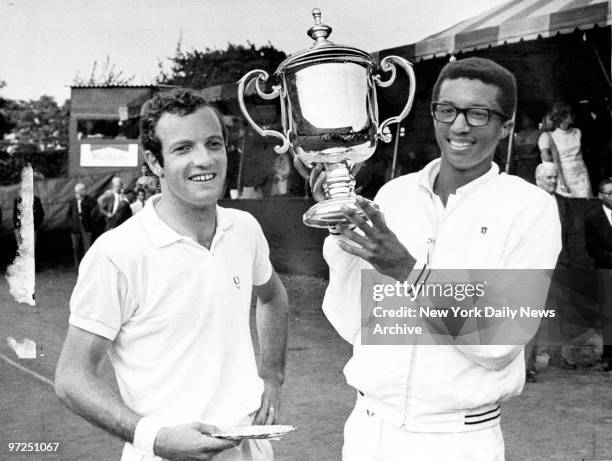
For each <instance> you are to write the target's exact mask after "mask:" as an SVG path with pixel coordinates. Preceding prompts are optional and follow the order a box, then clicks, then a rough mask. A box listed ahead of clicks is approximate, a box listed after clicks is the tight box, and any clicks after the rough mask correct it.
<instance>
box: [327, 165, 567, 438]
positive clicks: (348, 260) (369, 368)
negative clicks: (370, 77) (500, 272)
mask: <svg viewBox="0 0 612 461" xmlns="http://www.w3.org/2000/svg"><path fill="white" fill-rule="evenodd" d="M439 168H440V160H439V159H437V160H434V161H433V162H431V163H430V164H428V165H427V166H426V167H425V168H424V169H423V170H421V171H420V172H417V173H413V174H409V175H406V176H402V177H400V178H397V179H395V180H393V181H391V182H389V183H387V184H386V185H385V186H384V187H383V188H382V189H381V190H380V192H379V193H378V195H377V197H376V199H375V202H376V203H377V204H378V205H379V206H380V208H381V211H382V212H383V213H384V216H385V220H386V222H387V225H388V226H389V228H390V229H391V230H392V231H393V232H394V233H395V234H396V235H397V237H398V238H399V240H400V241H401V242H402V244H403V245H404V246H405V247H406V248H407V249H408V251H409V252H410V253H411V255H412V256H413V257H415V258H416V259H417V265H416V266H415V270H416V269H418V268H421V267H423V266H424V265H425V262H426V261H427V260H428V259H429V262H430V265H431V267H432V268H439V269H465V268H470V269H550V268H554V267H555V264H556V261H557V257H558V255H559V252H560V250H561V226H560V221H559V214H558V209H557V204H556V201H555V199H554V197H553V196H551V195H549V194H547V193H546V192H544V191H543V190H541V189H539V188H537V187H536V186H533V185H531V184H529V183H527V182H526V181H523V180H522V179H520V178H518V177H514V176H508V175H506V174H504V173H502V174H499V168H498V167H497V165H496V164H493V165H492V167H491V169H490V170H489V171H488V172H487V173H486V174H484V175H483V176H481V177H480V178H478V179H476V180H474V181H472V182H471V183H469V184H467V185H465V186H463V187H461V188H460V189H458V190H457V192H456V194H454V195H451V196H450V197H449V200H448V203H447V206H446V207H443V206H442V204H441V202H440V199H439V197H437V196H436V195H435V194H434V193H433V181H434V179H435V177H436V176H437V174H438V171H439ZM339 238H343V237H338V236H334V235H330V236H329V237H328V238H327V239H326V241H325V244H324V249H323V254H324V257H325V260H326V261H327V263H328V265H329V268H330V273H329V285H328V288H327V290H326V293H325V298H324V301H323V310H324V312H325V314H326V316H327V318H328V319H329V321H330V322H331V324H332V325H333V326H334V328H335V329H336V330H337V331H338V333H339V334H340V335H341V336H342V337H343V338H344V339H345V340H347V341H348V342H350V343H351V344H352V345H353V356H352V358H351V359H350V360H349V362H348V363H347V365H346V367H345V368H344V373H345V376H346V379H347V382H348V384H349V385H351V386H352V387H354V388H355V389H357V390H358V391H359V393H360V395H361V396H362V398H365V399H367V400H368V401H369V404H370V406H371V407H372V408H375V409H376V411H377V412H378V413H379V414H381V415H382V417H383V418H384V419H386V420H387V421H389V422H390V423H392V424H394V425H396V426H397V427H403V428H405V429H406V430H410V431H423V432H459V431H468V430H477V429H482V428H484V427H486V426H491V425H493V424H498V423H499V402H501V401H503V400H505V399H507V398H509V397H511V396H513V395H518V394H519V393H520V392H521V391H522V388H523V384H524V380H525V364H524V358H523V354H522V351H523V346H521V345H519V346H516V345H507V346H477V345H474V346H469V345H468V346H450V345H432V346H423V345H419V346H367V345H366V346H363V345H361V341H360V340H361V338H360V319H361V315H360V314H361V298H360V296H361V295H360V285H361V278H360V277H361V269H364V268H370V269H371V266H370V265H369V264H368V263H366V262H364V261H363V260H361V259H360V258H356V257H354V256H352V255H350V254H348V253H346V252H344V251H343V250H341V249H340V247H339V246H338V245H337V243H338V242H337V240H338V239H339ZM415 274H416V272H415ZM547 289H548V288H547V287H546V290H547Z"/></svg>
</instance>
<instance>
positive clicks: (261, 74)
mask: <svg viewBox="0 0 612 461" xmlns="http://www.w3.org/2000/svg"><path fill="white" fill-rule="evenodd" d="M255 76H256V80H255V89H256V90H257V94H258V95H259V96H260V97H261V98H263V99H266V100H268V101H269V100H272V99H274V98H277V97H279V96H281V89H280V86H277V85H274V86H273V87H272V92H271V93H265V92H264V91H262V89H261V87H260V86H259V84H260V83H261V82H266V81H267V80H268V77H269V75H268V73H267V72H266V71H265V70H260V69H256V70H252V71H250V72H248V73H247V74H245V75H244V76H243V77H242V78H241V79H240V81H239V82H238V104H240V109H241V110H242V113H243V114H244V116H245V118H246V119H247V121H248V122H249V124H250V125H251V126H252V127H253V129H254V130H255V131H257V133H259V134H260V135H261V136H274V137H275V138H279V139H280V140H281V141H282V143H283V144H282V145H280V146H274V151H275V152H276V153H277V154H283V153H285V152H287V150H289V139H288V138H287V137H286V136H285V135H284V134H282V133H280V132H278V131H276V130H264V129H263V128H261V127H260V126H259V125H258V124H257V123H255V121H254V120H253V119H252V118H251V116H250V115H249V112H248V111H247V108H246V104H245V103H244V91H245V89H246V86H247V85H248V84H249V82H250V80H251V79H252V78H254V77H255ZM281 103H282V101H281Z"/></svg>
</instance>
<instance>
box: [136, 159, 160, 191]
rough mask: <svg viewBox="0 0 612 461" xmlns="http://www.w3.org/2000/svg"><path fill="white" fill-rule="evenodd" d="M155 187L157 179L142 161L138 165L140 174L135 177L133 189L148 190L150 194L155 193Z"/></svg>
mask: <svg viewBox="0 0 612 461" xmlns="http://www.w3.org/2000/svg"><path fill="white" fill-rule="evenodd" d="M156 188H157V181H156V179H155V176H154V175H153V174H151V170H150V169H149V166H148V165H147V163H146V162H143V163H142V165H140V176H139V177H138V179H136V182H135V183H134V186H133V189H135V190H138V189H143V190H145V191H150V195H149V196H151V195H154V194H155V190H156ZM147 198H148V197H147Z"/></svg>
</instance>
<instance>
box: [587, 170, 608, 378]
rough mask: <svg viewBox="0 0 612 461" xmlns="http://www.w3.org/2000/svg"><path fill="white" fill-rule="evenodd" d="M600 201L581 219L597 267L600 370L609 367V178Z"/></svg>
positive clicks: (600, 190) (604, 183) (604, 184)
mask: <svg viewBox="0 0 612 461" xmlns="http://www.w3.org/2000/svg"><path fill="white" fill-rule="evenodd" d="M599 199H600V200H601V202H602V204H601V207H597V209H596V210H594V211H593V212H592V213H589V214H587V216H586V217H585V222H584V230H585V238H586V246H587V251H588V253H589V255H590V256H591V258H593V260H594V263H595V269H596V270H597V281H598V292H599V303H600V312H601V318H602V329H603V341H604V349H603V354H602V357H601V360H602V362H603V370H604V371H611V370H612V180H610V179H604V180H603V181H601V183H599Z"/></svg>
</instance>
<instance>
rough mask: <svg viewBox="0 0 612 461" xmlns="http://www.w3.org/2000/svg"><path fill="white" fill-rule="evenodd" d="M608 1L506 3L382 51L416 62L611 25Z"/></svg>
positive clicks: (528, 0)
mask: <svg viewBox="0 0 612 461" xmlns="http://www.w3.org/2000/svg"><path fill="white" fill-rule="evenodd" d="M610 3H611V0H510V1H508V2H506V3H503V4H501V5H499V6H496V7H495V8H492V9H491V10H488V11H485V12H484V13H482V14H480V15H477V16H475V17H473V18H470V19H466V20H465V21H462V22H460V23H459V24H456V25H455V26H453V27H450V28H449V29H446V30H444V31H442V32H439V33H437V34H434V35H431V36H429V37H427V38H425V39H423V40H421V41H419V42H416V43H413V44H411V45H406V46H401V47H397V48H392V49H388V50H382V51H380V52H379V53H378V54H379V55H389V54H400V55H401V56H404V57H406V58H408V59H412V60H416V61H420V60H425V59H431V58H434V57H441V56H445V55H448V54H454V53H459V52H466V51H474V50H477V49H481V48H487V47H490V46H498V45H504V44H508V43H516V42H518V41H520V40H525V41H527V40H535V39H536V38H539V37H550V36H553V35H556V34H558V33H561V34H563V33H569V32H573V31H574V30H576V29H580V30H586V29H591V28H593V27H595V26H600V27H603V26H607V25H610V24H611V23H612V18H611V8H610Z"/></svg>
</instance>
